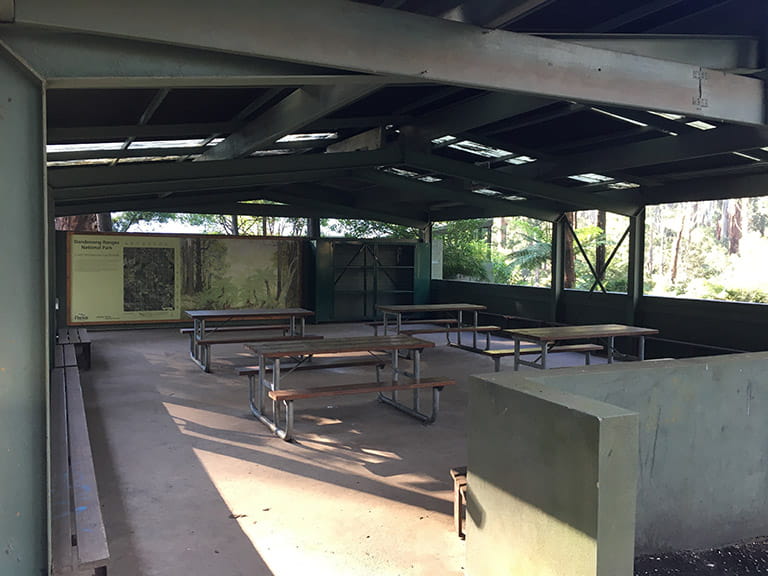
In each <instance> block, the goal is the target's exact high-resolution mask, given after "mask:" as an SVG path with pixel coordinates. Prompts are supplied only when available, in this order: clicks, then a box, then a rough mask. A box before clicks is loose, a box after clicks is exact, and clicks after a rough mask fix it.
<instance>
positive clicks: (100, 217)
mask: <svg viewBox="0 0 768 576" xmlns="http://www.w3.org/2000/svg"><path fill="white" fill-rule="evenodd" d="M96 220H97V222H98V226H99V232H112V214H111V213H109V212H100V213H99V214H97V215H96Z"/></svg>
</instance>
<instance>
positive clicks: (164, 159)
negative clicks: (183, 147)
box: [118, 155, 184, 164]
mask: <svg viewBox="0 0 768 576" xmlns="http://www.w3.org/2000/svg"><path fill="white" fill-rule="evenodd" d="M182 158H184V156H178V155H171V156H131V157H129V158H120V160H118V164H136V163H137V162H171V161H173V160H181V159H182Z"/></svg>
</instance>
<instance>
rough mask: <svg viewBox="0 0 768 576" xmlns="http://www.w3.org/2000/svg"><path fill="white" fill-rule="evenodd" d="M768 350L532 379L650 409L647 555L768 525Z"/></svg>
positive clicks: (641, 543) (644, 442)
mask: <svg viewBox="0 0 768 576" xmlns="http://www.w3.org/2000/svg"><path fill="white" fill-rule="evenodd" d="M767 367H768V352H755V353H750V354H730V355H727V356H716V357H704V358H688V359H683V360H666V361H663V360H659V361H654V362H632V363H625V364H613V365H600V366H590V367H588V368H564V369H559V370H548V371H544V372H538V373H536V374H533V375H531V376H529V377H528V379H529V381H531V382H534V383H536V384H538V385H540V386H541V387H542V388H547V389H560V390H563V391H565V392H568V393H571V394H578V395H580V396H586V397H588V398H591V399H594V400H598V401H600V402H606V403H609V404H612V405H614V406H621V407H622V408H625V409H628V410H632V411H635V412H637V413H638V414H639V415H640V442H639V446H640V450H639V459H638V465H639V477H638V494H637V528H636V548H637V552H638V553H654V552H659V551H666V550H681V549H699V548H708V547H711V546H722V545H725V544H731V543H734V542H738V541H740V540H743V539H748V538H752V537H755V536H763V535H765V534H766V533H768V494H767V493H766V486H768V469H767V468H766V465H765V463H766V461H768V378H766V368H767Z"/></svg>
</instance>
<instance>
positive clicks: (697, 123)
mask: <svg viewBox="0 0 768 576" xmlns="http://www.w3.org/2000/svg"><path fill="white" fill-rule="evenodd" d="M686 125H687V126H690V127H691V128H698V129H699V130H712V129H713V128H717V126H715V125H714V124H710V123H709V122H704V121H703V120H694V121H693V122H686Z"/></svg>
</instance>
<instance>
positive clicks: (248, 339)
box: [197, 334, 323, 346]
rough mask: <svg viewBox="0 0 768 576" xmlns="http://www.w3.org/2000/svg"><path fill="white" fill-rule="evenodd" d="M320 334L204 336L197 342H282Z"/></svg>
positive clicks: (204, 344) (315, 338)
mask: <svg viewBox="0 0 768 576" xmlns="http://www.w3.org/2000/svg"><path fill="white" fill-rule="evenodd" d="M322 339H323V337H322V336H318V335H315V334H305V335H304V336H253V337H250V336H232V337H229V338H209V337H205V338H203V339H202V340H198V341H197V343H198V344H200V345H203V346H210V345H211V344H246V343H248V342H282V341H287V340H322Z"/></svg>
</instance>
